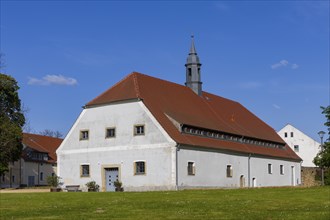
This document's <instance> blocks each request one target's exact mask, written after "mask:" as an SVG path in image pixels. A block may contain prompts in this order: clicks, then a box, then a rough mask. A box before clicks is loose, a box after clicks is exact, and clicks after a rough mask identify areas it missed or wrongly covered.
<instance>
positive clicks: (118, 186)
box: [113, 180, 124, 192]
mask: <svg viewBox="0 0 330 220" xmlns="http://www.w3.org/2000/svg"><path fill="white" fill-rule="evenodd" d="M113 184H114V185H115V187H116V191H120V192H121V191H123V190H124V189H123V187H121V186H122V185H123V183H122V182H120V181H119V180H116V181H115V182H113Z"/></svg>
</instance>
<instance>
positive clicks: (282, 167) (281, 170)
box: [280, 165, 284, 175]
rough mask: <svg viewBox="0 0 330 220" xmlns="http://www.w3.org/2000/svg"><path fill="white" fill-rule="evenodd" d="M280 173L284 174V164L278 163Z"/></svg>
mask: <svg viewBox="0 0 330 220" xmlns="http://www.w3.org/2000/svg"><path fill="white" fill-rule="evenodd" d="M280 174H281V175H283V174H284V166H283V165H280Z"/></svg>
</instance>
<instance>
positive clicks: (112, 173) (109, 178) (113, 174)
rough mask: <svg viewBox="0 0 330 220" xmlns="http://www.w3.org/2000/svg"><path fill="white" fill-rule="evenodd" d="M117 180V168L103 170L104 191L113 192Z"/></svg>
mask: <svg viewBox="0 0 330 220" xmlns="http://www.w3.org/2000/svg"><path fill="white" fill-rule="evenodd" d="M116 180H118V167H115V168H106V169H105V184H106V191H108V192H111V191H112V192H114V191H115V189H116V187H115V185H114V182H115V181H116Z"/></svg>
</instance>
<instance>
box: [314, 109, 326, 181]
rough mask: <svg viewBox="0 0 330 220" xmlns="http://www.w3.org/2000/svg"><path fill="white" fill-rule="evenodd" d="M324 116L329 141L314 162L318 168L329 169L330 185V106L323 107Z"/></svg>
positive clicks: (324, 144)
mask: <svg viewBox="0 0 330 220" xmlns="http://www.w3.org/2000/svg"><path fill="white" fill-rule="evenodd" d="M321 109H322V114H324V115H325V117H326V122H325V123H324V125H325V126H326V127H327V128H328V139H327V141H325V142H324V143H323V146H322V148H321V150H320V152H319V153H318V154H317V155H316V157H315V158H314V160H313V162H314V164H315V165H316V166H319V167H323V168H328V172H326V175H325V184H326V185H330V172H329V171H330V169H329V168H330V105H329V106H328V107H321Z"/></svg>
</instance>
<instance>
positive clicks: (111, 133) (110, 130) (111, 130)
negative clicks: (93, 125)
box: [105, 128, 116, 138]
mask: <svg viewBox="0 0 330 220" xmlns="http://www.w3.org/2000/svg"><path fill="white" fill-rule="evenodd" d="M105 137H106V138H113V137H116V128H107V129H106V131H105Z"/></svg>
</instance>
